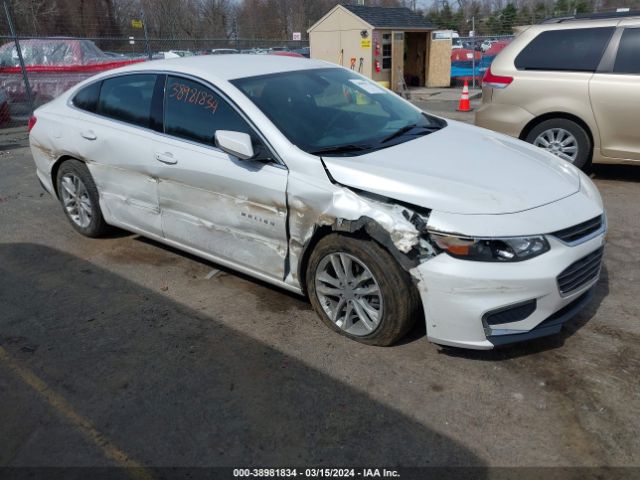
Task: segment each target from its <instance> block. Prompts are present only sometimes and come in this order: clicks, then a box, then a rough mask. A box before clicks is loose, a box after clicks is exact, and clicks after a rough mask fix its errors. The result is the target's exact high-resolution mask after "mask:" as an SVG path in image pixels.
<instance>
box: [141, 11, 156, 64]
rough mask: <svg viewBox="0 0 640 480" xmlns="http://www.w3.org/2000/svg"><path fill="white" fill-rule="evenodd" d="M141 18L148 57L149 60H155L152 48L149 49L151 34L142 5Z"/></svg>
mask: <svg viewBox="0 0 640 480" xmlns="http://www.w3.org/2000/svg"><path fill="white" fill-rule="evenodd" d="M140 17H141V20H142V28H143V29H144V30H143V32H144V44H145V48H146V49H147V56H148V57H149V60H152V59H153V54H152V53H151V47H149V32H148V31H147V18H146V17H145V16H144V5H142V4H141V5H140Z"/></svg>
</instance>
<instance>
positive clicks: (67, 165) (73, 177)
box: [56, 160, 109, 238]
mask: <svg viewBox="0 0 640 480" xmlns="http://www.w3.org/2000/svg"><path fill="white" fill-rule="evenodd" d="M56 184H57V187H58V198H59V199H60V203H61V204H62V210H63V211H64V213H65V215H66V217H67V219H68V220H69V223H71V226H72V227H73V228H75V229H76V230H77V231H78V232H80V233H81V234H82V235H85V236H87V237H94V238H95V237H100V236H102V235H104V234H105V233H107V232H108V231H109V226H108V225H107V224H106V222H105V221H104V217H103V216H102V211H101V210H100V202H99V198H100V197H99V195H98V189H97V188H96V184H95V182H94V181H93V178H91V174H90V173H89V170H88V169H87V167H86V165H85V164H84V163H82V162H80V161H78V160H66V161H65V162H64V163H63V164H62V165H60V168H59V169H58V175H57V178H56ZM73 190H75V191H76V192H79V194H80V199H81V201H80V202H78V201H77V198H78V197H77V196H75V194H74V193H73ZM65 204H66V205H65Z"/></svg>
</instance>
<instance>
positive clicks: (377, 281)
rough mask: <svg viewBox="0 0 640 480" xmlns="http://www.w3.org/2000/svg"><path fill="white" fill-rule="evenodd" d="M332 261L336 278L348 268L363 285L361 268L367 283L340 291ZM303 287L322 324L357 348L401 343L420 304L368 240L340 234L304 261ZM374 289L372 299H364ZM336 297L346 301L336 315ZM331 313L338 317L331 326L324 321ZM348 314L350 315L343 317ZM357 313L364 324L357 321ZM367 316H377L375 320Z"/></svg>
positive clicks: (407, 281)
mask: <svg viewBox="0 0 640 480" xmlns="http://www.w3.org/2000/svg"><path fill="white" fill-rule="evenodd" d="M332 260H335V261H337V262H339V263H338V267H339V268H341V269H342V272H344V271H345V268H344V267H345V262H348V263H350V269H351V272H352V278H353V277H356V278H360V279H366V278H367V275H368V274H367V273H366V271H365V270H364V268H366V270H367V271H368V272H369V273H370V274H371V276H372V278H371V279H370V280H360V282H358V281H357V280H356V281H353V282H352V284H353V285H352V287H346V283H347V282H344V284H343V287H340V286H339V285H338V283H339V282H340V280H339V275H337V272H336V270H335V268H334V267H333V261H332ZM325 274H326V275H325ZM318 275H320V276H321V278H322V280H320V279H319V278H318ZM329 278H331V282H328V280H329ZM306 281H307V290H308V293H309V299H310V300H311V304H312V305H313V308H314V309H315V311H316V313H317V314H318V315H319V316H320V318H321V319H322V321H323V322H324V323H325V324H326V325H327V326H328V327H329V328H331V329H332V330H333V331H335V332H338V333H340V334H342V335H344V336H346V337H348V338H351V339H353V340H356V341H358V342H361V343H365V344H368V345H378V346H387V345H391V344H393V343H395V342H397V341H398V340H399V339H400V338H402V337H403V336H404V335H405V334H406V333H407V332H408V331H409V330H410V329H411V327H412V326H413V324H414V323H415V320H416V318H418V317H419V316H420V306H421V303H420V299H419V296H418V292H417V290H416V288H415V286H414V285H413V282H412V281H411V277H410V275H409V273H408V272H406V271H404V270H403V269H402V268H401V267H400V265H399V264H398V262H397V261H396V260H395V259H394V258H393V257H392V256H391V254H389V252H387V251H386V250H385V249H384V248H382V247H381V246H380V245H379V244H378V243H376V242H375V241H373V240H368V239H360V238H354V237H350V236H346V235H340V234H331V235H328V236H326V237H324V238H322V239H321V240H320V241H319V242H318V244H317V245H316V246H315V248H314V250H313V251H312V253H311V255H310V257H309V263H308V267H307V271H306ZM336 281H337V282H336ZM376 287H377V291H378V294H371V295H368V294H366V292H371V291H374V290H375V289H376ZM327 292H330V293H329V294H327ZM338 292H339V293H340V294H341V295H343V297H342V298H343V299H346V300H345V301H344V302H343V306H342V309H338V308H336V307H338V305H339V302H340V298H341V297H339V296H338V295H336V293H338ZM363 305H364V306H366V308H365V307H363ZM332 307H333V312H338V316H337V320H336V321H334V320H332V318H331V317H330V314H331V310H332ZM349 309H350V310H349ZM349 311H351V312H352V313H351V314H349V315H348V312H349ZM363 311H364V314H365V316H366V317H367V321H363V320H362V319H361V318H360V314H362V313H363ZM372 311H377V312H378V315H377V319H376V316H375V315H372V314H371V312H372ZM340 313H342V315H340ZM347 315H348V318H347ZM356 316H357V318H356ZM357 324H359V327H357V328H356V325H357ZM371 327H373V328H371Z"/></svg>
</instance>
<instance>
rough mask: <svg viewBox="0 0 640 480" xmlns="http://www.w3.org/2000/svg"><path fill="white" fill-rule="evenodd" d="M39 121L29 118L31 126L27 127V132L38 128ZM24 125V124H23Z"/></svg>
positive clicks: (32, 117)
mask: <svg viewBox="0 0 640 480" xmlns="http://www.w3.org/2000/svg"><path fill="white" fill-rule="evenodd" d="M37 121H38V119H37V118H36V117H34V116H31V117H29V124H28V125H27V131H28V132H31V129H32V128H33V127H35V126H36V122H37ZM23 125H24V123H23Z"/></svg>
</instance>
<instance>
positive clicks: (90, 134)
mask: <svg viewBox="0 0 640 480" xmlns="http://www.w3.org/2000/svg"><path fill="white" fill-rule="evenodd" d="M80 135H82V138H86V139H87V140H95V139H96V138H98V137H97V135H96V134H95V133H93V130H85V131H84V132H82V133H80Z"/></svg>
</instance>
